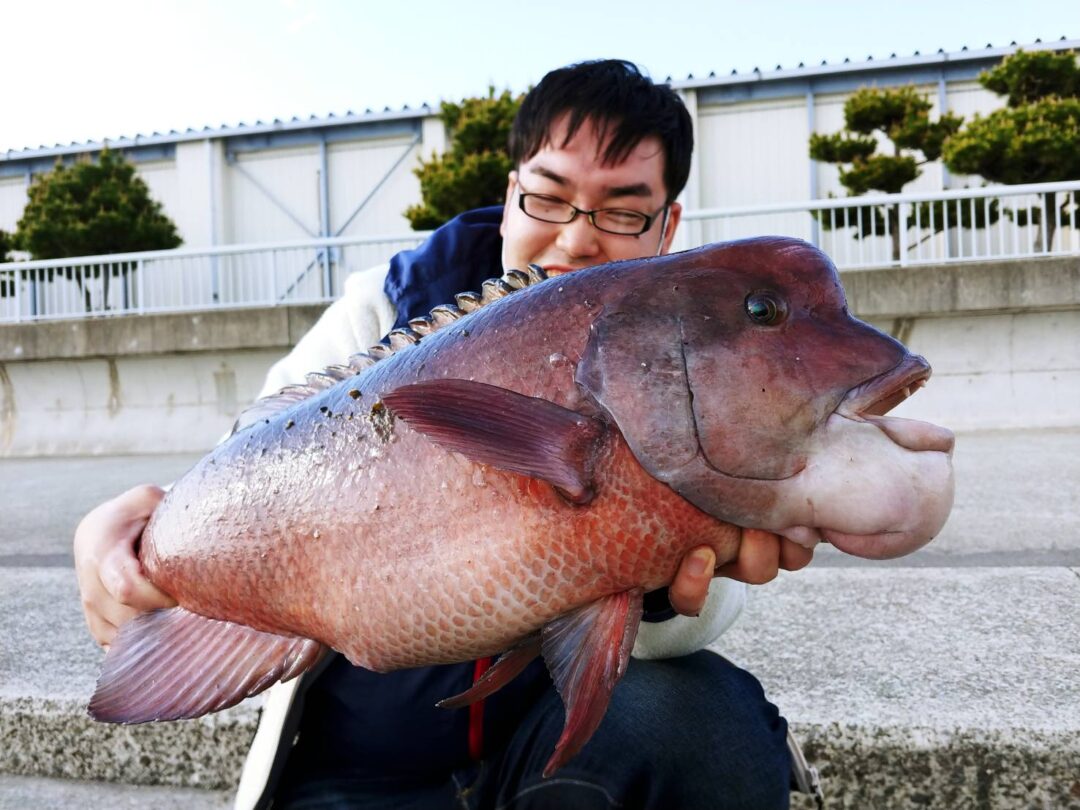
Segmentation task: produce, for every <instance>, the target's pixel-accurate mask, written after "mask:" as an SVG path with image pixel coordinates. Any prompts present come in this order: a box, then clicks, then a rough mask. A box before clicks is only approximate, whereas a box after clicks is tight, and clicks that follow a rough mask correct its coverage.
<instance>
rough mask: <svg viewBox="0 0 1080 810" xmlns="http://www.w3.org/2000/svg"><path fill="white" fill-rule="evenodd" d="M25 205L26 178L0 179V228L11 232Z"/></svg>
mask: <svg viewBox="0 0 1080 810" xmlns="http://www.w3.org/2000/svg"><path fill="white" fill-rule="evenodd" d="M25 206H26V178H25V177H5V178H4V179H2V180H0V228H2V229H4V230H5V231H7V232H8V233H13V232H14V231H15V224H16V223H17V222H18V221H19V217H21V216H22V210H23V208H24V207H25Z"/></svg>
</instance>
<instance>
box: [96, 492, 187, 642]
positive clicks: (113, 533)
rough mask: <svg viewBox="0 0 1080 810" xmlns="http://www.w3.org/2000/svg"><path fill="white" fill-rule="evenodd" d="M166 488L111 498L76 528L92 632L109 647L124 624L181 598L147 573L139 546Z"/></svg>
mask: <svg viewBox="0 0 1080 810" xmlns="http://www.w3.org/2000/svg"><path fill="white" fill-rule="evenodd" d="M164 495H165V492H164V490H162V489H161V488H160V487H156V486H153V485H150V484H146V485H143V486H138V487H135V488H134V489H129V490H128V491H127V492H125V493H124V494H123V495H120V496H118V497H116V498H113V499H112V500H111V501H106V502H105V503H103V504H101V506H99V507H97V508H96V509H94V510H93V511H92V512H90V513H89V514H88V515H87V516H86V517H84V518H83V519H82V521H81V522H80V523H79V526H78V528H77V529H76V530H75V574H76V576H77V577H78V580H79V592H80V595H81V597H82V608H83V614H84V615H85V616H86V624H87V625H88V626H89V627H90V635H92V636H93V637H94V640H95V641H97V643H98V644H100V645H102V646H103V647H108V646H109V644H111V643H112V640H113V638H114V637H115V636H116V631H117V629H118V628H119V627H120V625H121V624H123V623H124V622H126V621H127V620H128V619H130V618H131V617H132V616H134V615H136V614H137V613H139V612H141V611H145V610H153V609H155V608H166V607H172V606H173V605H175V604H176V602H175V601H174V600H173V599H172V598H171V597H170V596H169V595H168V594H166V593H164V592H162V591H160V590H158V589H157V588H155V587H154V585H153V584H152V583H151V582H150V580H148V579H147V578H146V577H145V576H143V570H142V565H140V563H139V558H138V557H137V556H136V555H135V546H136V543H137V542H138V540H139V537H140V536H141V535H142V531H143V529H144V528H146V524H147V522H148V521H149V520H150V515H151V514H153V512H154V509H156V508H157V505H158V504H159V503H161V499H162V498H163V497H164Z"/></svg>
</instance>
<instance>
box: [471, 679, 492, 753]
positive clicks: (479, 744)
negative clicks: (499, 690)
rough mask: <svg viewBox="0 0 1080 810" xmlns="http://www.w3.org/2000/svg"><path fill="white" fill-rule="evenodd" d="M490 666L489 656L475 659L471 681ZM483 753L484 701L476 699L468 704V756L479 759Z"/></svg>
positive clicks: (475, 680) (474, 680)
mask: <svg viewBox="0 0 1080 810" xmlns="http://www.w3.org/2000/svg"><path fill="white" fill-rule="evenodd" d="M489 667H491V659H490V658H481V659H479V660H477V662H476V666H475V667H474V668H473V683H476V682H477V681H478V680H480V676H481V675H483V674H484V673H485V672H487V671H488V668H489ZM483 755H484V701H482V700H478V701H476V703H473V704H472V705H470V706H469V756H470V757H472V758H473V759H476V760H479V759H480V758H481V757H483Z"/></svg>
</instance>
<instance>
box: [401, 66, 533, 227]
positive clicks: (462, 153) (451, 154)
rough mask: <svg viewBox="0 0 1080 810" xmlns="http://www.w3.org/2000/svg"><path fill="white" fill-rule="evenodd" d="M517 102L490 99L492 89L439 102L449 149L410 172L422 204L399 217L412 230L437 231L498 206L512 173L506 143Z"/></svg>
mask: <svg viewBox="0 0 1080 810" xmlns="http://www.w3.org/2000/svg"><path fill="white" fill-rule="evenodd" d="M521 98H522V97H521V96H518V97H517V98H515V97H513V96H511V95H510V92H509V91H503V93H501V94H500V95H498V96H496V95H495V88H494V87H492V88H489V90H488V95H487V96H486V97H479V98H467V99H464V100H463V101H462V102H461V103H460V104H456V103H453V102H443V104H442V105H441V107H440V110H439V118H440V119H441V120H442V122H443V124H444V125H445V127H446V133H447V138H448V140H449V143H450V148H449V149H448V150H447V151H446V152H445V153H444V154H442V155H432V157H431V159H430V160H421V161H420V166H419V168H417V169H414V173H415V174H416V176H417V177H419V178H420V193H421V196H422V200H423V202H421V203H420V204H419V205H413V206H410V207H409V208H408V209H407V210H406V211H405V217H406V218H407V219H408V220H409V223H410V224H411V225H412V227H413V228H414V229H415V230H428V229H430V228H437V227H439V226H440V225H442V224H443V223H444V222H446V221H447V220H450V219H452V218H454V217H456V216H457V215H458V214H460V213H462V212H463V211H468V210H469V209H471V208H479V207H480V206H484V205H495V204H497V203H501V202H502V201H503V198H504V196H505V194H506V177H507V175H508V174H509V173H510V170H511V169H512V168H513V166H512V165H511V163H510V157H509V156H508V155H507V153H506V144H507V139H508V138H509V136H510V126H511V124H513V121H514V116H515V115H517V111H518V107H520V106H521Z"/></svg>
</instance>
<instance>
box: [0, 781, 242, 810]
mask: <svg viewBox="0 0 1080 810" xmlns="http://www.w3.org/2000/svg"><path fill="white" fill-rule="evenodd" d="M231 802H232V794H231V792H230V791H224V790H197V789H195V788H175V787H153V786H146V785H122V784H116V783H115V782H85V781H76V780H74V779H46V778H44V777H40V776H10V775H7V774H0V810H29V808H33V810H72V808H76V807H108V808H110V810H125V808H130V809H131V810H143V808H148V807H152V808H154V810H224V808H227V807H229V806H230V805H231Z"/></svg>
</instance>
